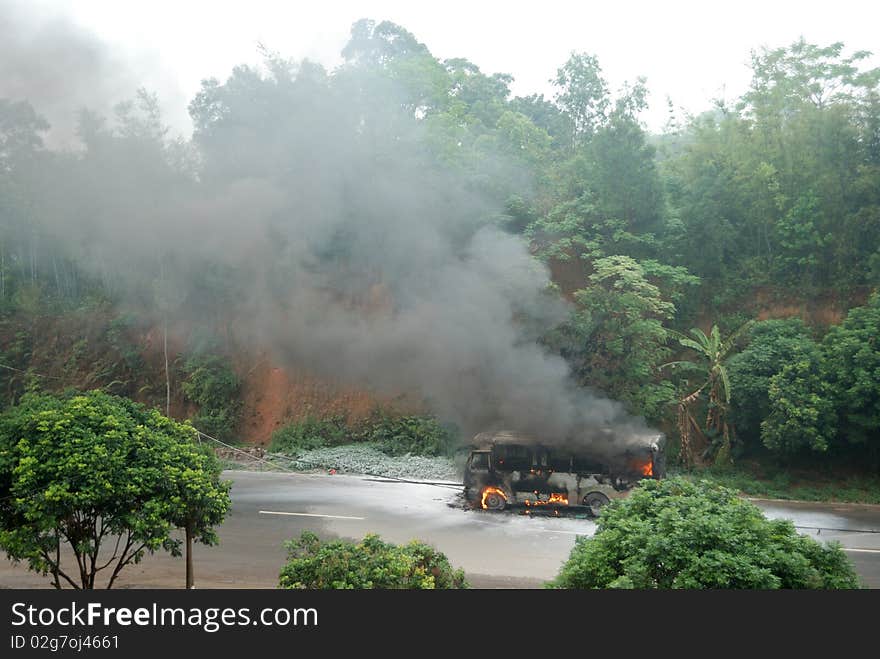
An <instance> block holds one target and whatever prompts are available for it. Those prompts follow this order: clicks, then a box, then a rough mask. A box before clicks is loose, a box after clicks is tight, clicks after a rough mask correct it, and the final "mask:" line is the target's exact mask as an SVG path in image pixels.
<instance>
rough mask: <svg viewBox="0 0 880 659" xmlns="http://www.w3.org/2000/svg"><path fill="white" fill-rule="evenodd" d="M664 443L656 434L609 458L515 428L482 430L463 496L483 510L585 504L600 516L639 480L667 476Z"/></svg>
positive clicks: (468, 467)
mask: <svg viewBox="0 0 880 659" xmlns="http://www.w3.org/2000/svg"><path fill="white" fill-rule="evenodd" d="M664 443H665V438H664V437H663V435H657V436H655V437H654V438H653V441H651V442H648V443H646V444H645V445H644V446H641V447H639V448H630V449H627V450H624V451H621V452H619V453H617V454H615V455H614V457H613V458H607V457H599V453H598V452H596V451H595V450H594V449H591V448H589V447H587V448H582V447H572V446H550V445H545V444H541V443H540V442H539V441H537V440H535V439H533V438H530V437H527V436H525V435H520V434H517V433H511V432H492V433H480V434H479V435H477V436H476V437H475V438H474V441H473V446H472V449H471V451H470V454H469V455H468V459H467V464H466V466H465V473H464V489H465V497H466V498H467V500H468V501H470V502H471V503H472V504H473V505H474V506H475V507H478V508H483V509H485V510H503V509H504V508H507V507H509V506H520V507H526V508H532V507H549V508H555V507H560V506H565V507H571V506H585V507H586V508H588V509H589V510H590V512H591V513H592V514H594V515H596V514H598V513H599V511H600V509H601V508H602V506H603V505H605V504H606V503H608V502H609V501H610V500H611V499H615V498H619V497H622V496H625V495H626V493H627V491H628V490H629V489H630V488H631V487H632V486H633V485H634V484H635V483H637V482H638V481H639V480H641V479H643V478H661V477H662V476H664V475H665V468H664V459H663V457H664V455H663V445H664Z"/></svg>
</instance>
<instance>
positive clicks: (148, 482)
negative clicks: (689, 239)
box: [0, 391, 229, 589]
mask: <svg viewBox="0 0 880 659" xmlns="http://www.w3.org/2000/svg"><path fill="white" fill-rule="evenodd" d="M218 473H219V471H218V470H217V469H216V461H212V458H211V457H210V456H207V455H206V454H205V453H204V452H202V451H201V450H200V449H199V447H198V445H197V444H196V443H195V442H194V431H193V430H192V428H191V427H189V426H187V425H183V424H179V423H176V422H175V421H172V420H170V419H168V418H166V417H164V416H162V415H161V414H160V413H159V412H157V411H155V410H147V409H145V408H144V407H143V406H141V405H138V404H136V403H133V402H131V401H129V400H127V399H124V398H118V397H115V396H110V395H108V394H105V393H103V392H100V391H91V392H88V393H85V394H77V393H73V394H70V395H66V396H64V397H61V398H58V397H54V396H51V395H48V394H43V395H38V394H31V395H26V396H25V397H24V398H23V399H22V401H21V403H20V404H19V405H18V406H16V407H13V408H10V409H9V410H8V411H7V412H5V413H4V414H3V415H2V417H0V546H2V547H3V549H4V550H5V551H6V553H7V555H8V556H9V557H10V558H11V559H12V560H15V561H27V564H28V567H29V569H31V570H34V571H36V572H40V573H42V574H51V575H52V582H53V585H54V586H55V587H56V588H59V589H60V588H61V587H62V581H63V582H66V583H67V584H69V585H70V586H72V587H74V588H82V589H92V588H95V587H96V585H97V582H96V577H97V576H98V574H99V573H100V572H102V571H103V570H107V569H109V570H110V576H109V578H108V581H107V588H111V587H112V586H113V584H114V583H115V581H116V579H117V577H118V576H119V574H120V572H121V571H122V569H123V568H124V567H125V566H127V565H130V564H132V563H138V562H139V561H140V560H141V559H142V558H143V556H144V554H145V553H146V552H150V553H152V552H154V551H156V550H158V549H164V550H167V551H170V552H171V553H172V554H173V555H180V541H179V540H177V539H175V538H173V537H172V536H171V531H172V530H173V529H174V528H175V527H177V526H183V527H184V528H185V529H188V531H187V540H188V543H187V544H188V546H187V549H189V544H190V542H189V540H190V539H191V538H195V539H197V540H199V541H201V542H205V543H208V544H211V543H213V542H215V541H216V536H215V535H214V533H213V531H212V528H211V527H212V525H213V524H216V523H219V522H220V521H222V519H223V516H224V514H225V512H226V510H227V508H228V505H229V498H228V495H227V486H226V485H224V484H221V483H219V481H218V479H217V475H218ZM102 550H103V552H102ZM108 550H109V553H110V555H109V557H108V555H107V554H108ZM68 551H69V552H72V553H73V556H74V558H75V563H76V565H75V571H71V570H70V569H69V568H66V567H65V565H64V556H65V555H66V554H67V552H68ZM187 562H188V564H189V566H190V569H189V570H188V582H190V581H191V559H190V558H188V559H187Z"/></svg>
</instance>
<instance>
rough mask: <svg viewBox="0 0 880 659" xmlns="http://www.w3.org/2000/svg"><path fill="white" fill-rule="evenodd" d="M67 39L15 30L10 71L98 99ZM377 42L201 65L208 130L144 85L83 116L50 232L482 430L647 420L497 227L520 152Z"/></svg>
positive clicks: (46, 225) (237, 326)
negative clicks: (169, 115) (358, 49)
mask: <svg viewBox="0 0 880 659" xmlns="http://www.w3.org/2000/svg"><path fill="white" fill-rule="evenodd" d="M6 19H8V17H6ZM69 36H70V35H68V37H69ZM58 37H59V35H58V34H57V32H49V33H47V34H45V35H44V37H43V38H42V40H41V39H40V38H37V39H36V40H35V41H31V42H30V43H29V44H28V47H29V48H32V49H33V50H32V52H31V53H30V54H28V53H27V52H25V51H24V50H23V49H24V48H25V46H24V44H23V43H21V42H17V43H16V44H15V47H16V49H18V51H19V52H18V55H17V57H16V60H15V61H6V62H4V63H3V65H2V68H0V88H2V89H4V90H7V95H9V91H8V90H10V89H11V90H12V92H11V94H12V95H13V96H14V97H15V96H19V97H21V98H29V99H32V100H33V101H34V104H35V105H37V106H39V105H40V102H42V101H43V100H45V99H52V102H53V103H63V102H64V101H69V103H70V104H71V105H75V104H78V103H80V102H82V101H83V100H84V99H85V100H87V101H90V103H86V104H91V105H95V106H98V107H101V106H102V105H103V103H104V100H105V99H104V98H103V97H102V96H101V93H102V91H103V90H102V88H101V87H95V86H91V87H90V86H89V85H90V80H91V79H92V78H91V75H92V73H94V71H93V70H92V69H91V65H90V64H89V63H88V62H86V66H84V67H83V68H86V69H89V70H90V71H91V73H89V74H88V75H85V76H84V77H77V75H76V74H77V71H75V70H74V71H70V72H69V73H70V74H71V75H69V76H66V77H64V78H63V84H59V85H58V86H53V85H54V82H55V81H56V80H57V72H53V71H52V70H51V69H50V67H51V63H50V58H48V57H47V48H48V47H49V44H48V43H47V42H46V41H45V40H46V39H51V40H58ZM59 42H60V43H63V42H64V39H63V38H62V39H61V40H60V41H59ZM95 48H96V51H97V50H99V46H97V45H96V46H95ZM361 54H362V55H363V53H361ZM363 59H364V58H363V57H360V58H358V57H354V56H352V57H351V58H349V61H348V62H347V63H346V65H344V66H343V67H342V68H340V69H339V70H337V71H335V72H333V73H331V74H328V73H326V72H325V71H324V70H323V69H321V68H320V67H318V66H315V65H312V64H309V63H308V62H304V63H300V64H293V63H289V62H285V61H283V60H280V59H278V58H274V59H270V60H269V61H268V62H267V67H266V71H262V72H261V71H256V70H253V69H250V68H245V67H242V68H240V69H237V70H236V71H235V72H234V73H233V75H232V76H231V77H230V79H229V80H228V81H227V82H226V83H220V82H218V81H206V82H205V83H204V85H203V88H202V91H201V93H200V94H199V95H198V96H197V97H196V98H195V99H194V100H193V101H192V104H191V106H190V110H191V114H192V116H193V120H194V124H195V126H196V132H195V134H194V137H193V141H192V143H191V144H182V143H170V142H168V141H167V140H166V139H164V133H163V129H162V127H161V122H160V121H159V118H158V116H157V114H156V106H155V103H154V102H152V101H151V99H150V97H149V96H147V95H142V96H141V98H140V102H139V104H135V106H134V107H133V108H130V109H129V111H128V112H126V113H123V114H122V115H121V117H120V118H119V120H118V121H117V123H116V124H115V125H113V124H112V123H111V124H108V125H107V126H103V127H102V126H101V125H100V124H95V125H91V126H84V127H83V128H82V129H81V134H82V136H83V141H84V143H85V149H84V150H82V151H81V152H80V151H78V152H76V153H75V154H69V155H68V156H67V157H65V158H60V159H59V158H56V159H52V160H51V164H47V165H46V166H45V167H43V168H40V171H39V174H38V175H36V174H34V175H33V176H32V177H31V178H30V179H29V182H28V185H29V186H31V190H32V194H33V197H34V199H35V200H38V201H36V202H35V203H36V205H37V207H38V208H37V210H36V211H35V213H34V217H35V218H36V220H35V221H36V222H37V223H38V226H39V227H40V231H41V232H42V233H41V235H42V236H44V239H45V240H46V241H54V243H55V244H58V245H62V246H63V249H64V250H65V251H66V254H67V255H68V257H69V266H65V264H60V265H57V264H56V268H58V267H61V268H62V270H63V269H64V268H65V267H74V265H73V264H75V267H76V268H78V269H86V270H87V271H88V272H90V273H91V274H92V275H93V276H94V278H95V279H96V280H101V281H103V283H104V285H105V286H106V287H107V288H109V289H111V290H113V291H115V292H116V293H117V294H118V295H119V296H121V297H122V298H123V299H124V300H126V302H127V303H128V304H129V305H131V306H136V307H138V308H142V309H149V310H151V312H152V313H155V314H157V317H159V318H161V317H162V315H166V316H170V317H171V318H174V319H178V320H179V319H186V320H187V321H188V323H189V324H190V326H191V327H193V328H195V329H196V330H197V331H198V330H202V331H205V332H217V331H218V328H221V327H222V328H225V329H227V330H228V329H231V331H232V332H233V333H234V335H235V336H236V339H237V340H239V341H243V342H246V343H247V344H249V345H252V346H255V347H257V346H259V347H264V346H271V347H272V349H273V350H274V353H275V355H276V357H277V358H278V359H280V360H283V361H284V363H286V364H288V365H289V366H291V367H293V368H299V369H308V370H310V371H313V372H315V373H318V374H321V375H324V376H326V377H330V378H333V379H337V380H343V381H346V382H351V383H357V384H359V385H361V386H366V387H370V388H373V389H374V390H377V391H382V392H405V393H408V394H410V395H411V396H412V397H414V398H417V399H419V400H422V401H424V402H425V403H426V404H427V406H428V407H429V408H430V409H431V410H432V411H433V412H434V413H436V414H437V415H438V416H439V417H440V418H442V419H445V420H449V421H453V422H455V423H457V424H458V425H459V426H460V427H461V429H462V431H463V433H465V436H471V435H473V434H474V433H476V432H478V431H482V430H488V429H493V428H494V429H502V428H503V429H513V430H519V431H523V432H530V433H534V434H536V435H538V436H540V437H542V438H543V439H545V440H548V441H552V440H559V441H562V440H565V439H571V438H578V439H583V440H585V441H586V440H588V439H589V438H591V437H593V436H595V435H596V434H597V432H598V431H599V430H600V429H602V428H613V429H614V430H615V431H616V435H617V437H618V439H619V440H620V441H640V440H639V438H642V437H644V436H646V435H649V434H650V431H648V430H647V429H646V428H645V427H644V426H643V424H642V423H641V421H640V420H637V419H633V418H632V417H630V416H628V415H627V414H626V413H625V412H624V410H623V408H622V406H621V405H620V404H618V403H616V402H613V401H610V400H607V399H605V398H602V397H601V396H598V395H594V394H592V393H590V392H588V391H587V390H585V389H583V388H580V387H578V386H576V384H575V382H574V381H573V380H572V378H571V377H570V374H569V368H568V366H567V364H566V363H565V361H564V360H563V359H562V358H560V357H558V356H555V355H552V354H549V353H548V352H547V351H546V350H545V349H543V348H542V347H541V346H540V345H539V344H538V343H537V341H536V338H537V337H538V336H539V335H540V334H541V333H542V332H543V331H545V330H547V329H549V328H550V327H552V326H553V325H555V324H557V323H559V322H560V321H561V320H563V319H564V318H565V316H566V313H567V309H566V307H565V305H564V303H563V302H562V301H560V300H559V299H558V297H555V296H553V295H551V294H549V293H548V285H549V283H550V279H549V273H548V270H547V268H546V267H545V266H544V265H542V264H541V263H539V262H538V261H536V260H535V259H534V258H533V257H532V256H531V255H530V254H529V251H528V246H527V245H526V243H525V242H524V240H523V239H522V238H521V237H518V236H514V235H510V234H509V233H506V232H505V231H503V230H502V229H500V228H498V226H497V223H496V221H495V218H496V217H497V216H498V215H499V213H500V211H501V204H500V201H499V198H498V195H497V194H495V193H494V191H493V189H492V188H491V186H488V185H486V184H485V182H484V181H482V180H480V178H479V174H480V172H482V171H485V170H486V169H489V168H491V169H492V171H493V172H496V173H497V172H501V173H502V174H504V175H506V176H507V177H508V179H507V180H508V182H515V184H516V185H519V184H520V183H521V182H522V180H523V178H522V172H521V171H520V168H519V167H518V166H517V164H516V162H515V161H513V160H511V161H510V162H508V161H507V160H506V159H505V157H504V156H502V155H499V153H498V152H496V151H495V150H493V148H491V146H490V147H487V148H485V149H483V150H482V151H480V150H476V151H474V150H473V149H472V150H471V152H470V155H469V156H467V158H465V157H463V156H462V157H461V158H460V159H457V158H459V156H458V155H457V154H452V155H449V154H446V153H443V152H442V149H438V148H437V147H436V142H437V140H438V135H440V134H442V131H443V130H444V126H438V125H437V124H435V123H433V122H432V120H431V117H430V112H429V111H426V109H425V106H426V103H427V102H426V101H425V100H424V99H423V98H420V97H418V96H417V95H414V93H413V92H412V90H411V89H407V88H402V87H401V86H400V85H398V84H396V83H394V82H392V81H391V79H389V77H388V76H384V75H382V73H381V72H380V71H378V70H377V67H376V66H372V65H369V64H364V62H363V61H362V60H363ZM23 62H28V67H31V68H28V69H22V68H20V67H22V66H24V64H22V63H23ZM33 67H36V70H31V69H32V68H33ZM41 67H42V68H41ZM101 75H103V74H101ZM9 79H12V80H18V79H21V80H24V79H32V80H40V81H41V82H40V85H39V89H37V90H34V89H31V88H30V87H28V86H27V85H24V86H21V85H20V86H14V85H13V86H10V84H9ZM108 79H109V80H114V79H123V80H124V79H125V77H124V75H122V74H120V76H118V77H117V76H114V75H111V76H109V78H108ZM34 94H36V96H34ZM94 94H97V95H98V96H97V97H94V98H93V97H92V96H91V95H94ZM426 115H427V118H426ZM447 142H448V140H447ZM453 143H454V142H453ZM457 145H458V146H460V147H461V148H462V149H464V148H465V147H464V146H462V143H461V142H459V143H457ZM474 153H476V155H474ZM47 162H50V161H49V159H47ZM462 162H464V163H465V164H462ZM474 162H476V163H477V166H476V167H474V166H469V165H468V163H471V164H472V163H474ZM505 173H506V174H505ZM60 279H64V278H63V277H61V278H60Z"/></svg>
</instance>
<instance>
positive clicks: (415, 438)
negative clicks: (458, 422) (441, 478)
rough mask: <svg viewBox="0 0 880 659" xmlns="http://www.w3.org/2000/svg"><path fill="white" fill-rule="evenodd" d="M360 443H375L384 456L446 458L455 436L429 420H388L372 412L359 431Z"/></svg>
mask: <svg viewBox="0 0 880 659" xmlns="http://www.w3.org/2000/svg"><path fill="white" fill-rule="evenodd" d="M359 435H360V437H361V438H362V439H364V440H365V441H369V442H375V443H377V444H378V445H379V447H380V448H381V450H382V451H383V452H384V453H387V454H388V455H404V454H406V453H413V454H415V455H429V456H437V455H447V454H449V453H450V452H451V450H452V447H453V444H454V441H455V435H454V433H453V432H452V431H451V430H450V429H449V428H447V427H444V426H443V425H441V424H440V422H439V421H437V419H436V418H434V417H432V416H392V415H390V414H387V413H385V412H376V413H374V414H373V416H372V417H371V418H370V419H369V420H368V421H367V422H365V423H364V424H363V425H362V427H361V428H360V432H359Z"/></svg>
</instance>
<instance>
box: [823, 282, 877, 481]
mask: <svg viewBox="0 0 880 659" xmlns="http://www.w3.org/2000/svg"><path fill="white" fill-rule="evenodd" d="M822 348H823V352H824V357H825V362H824V365H825V367H824V369H821V370H820V372H821V377H822V380H823V381H825V382H827V383H828V386H829V387H830V390H831V392H833V394H832V395H833V397H834V400H835V403H836V407H837V415H838V419H839V421H840V429H839V432H838V437H839V439H840V440H841V444H842V445H841V446H840V448H841V449H843V448H844V445H843V442H845V446H847V447H848V448H849V449H850V450H852V449H855V450H856V451H858V452H860V453H862V455H865V456H867V457H868V458H869V459H870V460H871V463H872V465H873V466H875V467H876V466H877V465H880V438H878V434H877V428H878V427H880V294H878V293H875V294H874V295H873V296H872V297H871V299H870V300H869V302H868V304H867V305H866V306H864V307H856V308H854V309H851V310H850V311H849V313H848V314H847V316H846V318H845V319H844V321H843V322H842V323H841V324H840V325H837V326H834V327H832V328H831V329H830V330H829V331H828V333H827V334H826V335H825V337H824V339H823V340H822Z"/></svg>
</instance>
